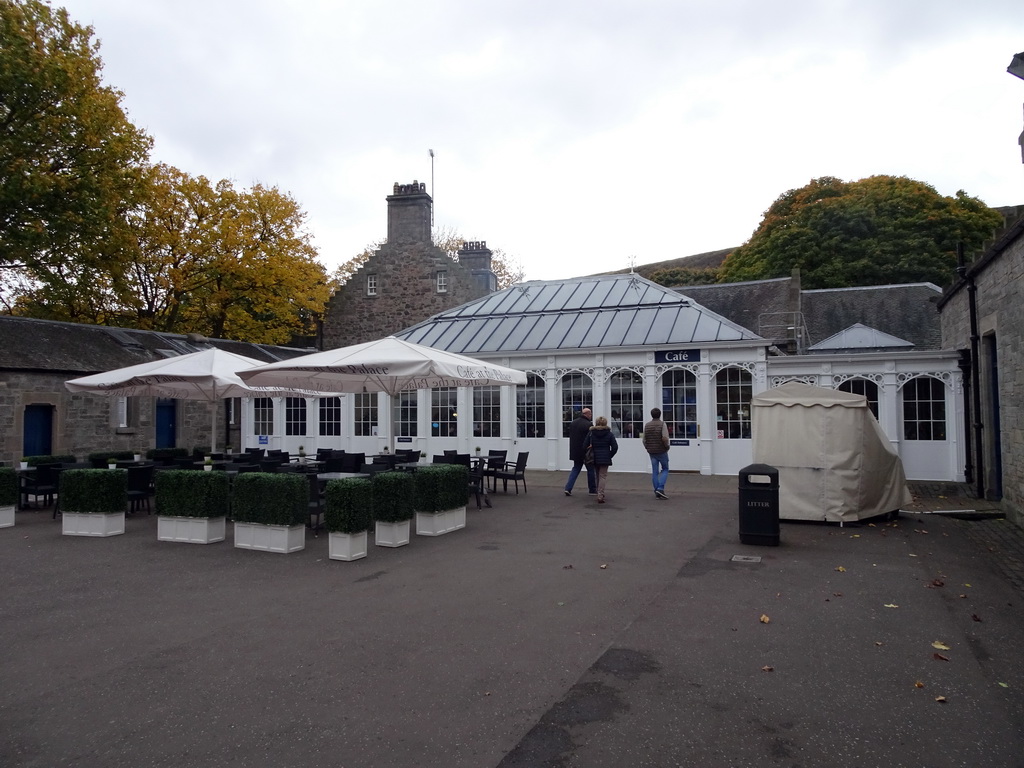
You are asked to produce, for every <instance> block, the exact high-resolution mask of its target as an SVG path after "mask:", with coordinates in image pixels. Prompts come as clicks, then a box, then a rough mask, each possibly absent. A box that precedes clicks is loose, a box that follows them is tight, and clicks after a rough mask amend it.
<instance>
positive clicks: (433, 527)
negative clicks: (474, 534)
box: [416, 507, 466, 536]
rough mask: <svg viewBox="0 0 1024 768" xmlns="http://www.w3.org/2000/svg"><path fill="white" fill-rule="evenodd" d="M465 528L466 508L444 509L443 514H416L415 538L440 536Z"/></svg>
mask: <svg viewBox="0 0 1024 768" xmlns="http://www.w3.org/2000/svg"><path fill="white" fill-rule="evenodd" d="M465 527H466V508H465V507H457V508H455V509H446V510H445V511H444V512H417V513H416V535H417V536H441V535H442V534H445V533H451V532H452V531H457V530H459V528H465Z"/></svg>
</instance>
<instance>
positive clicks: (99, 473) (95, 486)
mask: <svg viewBox="0 0 1024 768" xmlns="http://www.w3.org/2000/svg"><path fill="white" fill-rule="evenodd" d="M58 492H59V494H60V508H61V509H62V510H64V511H65V512H84V513H89V514H110V513H112V512H124V511H125V509H127V507H128V472H127V471H126V470H123V469H115V470H109V469H65V470H64V471H63V472H61V473H60V487H59V489H58Z"/></svg>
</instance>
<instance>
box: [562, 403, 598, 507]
mask: <svg viewBox="0 0 1024 768" xmlns="http://www.w3.org/2000/svg"><path fill="white" fill-rule="evenodd" d="M592 415H593V414H592V412H591V410H590V409H589V408H584V409H583V410H582V411H581V412H580V415H579V416H577V417H576V419H575V420H574V421H573V422H572V424H570V425H569V461H571V462H572V470H571V471H570V472H569V479H568V480H567V481H566V482H565V495H566V496H572V487H573V486H574V485H576V478H577V477H579V476H580V469H581V468H583V466H584V464H583V441H584V440H586V439H587V433H588V432H589V431H590V425H591V418H592ZM587 490H588V491H589V492H590V493H597V473H596V472H595V471H594V468H593V467H592V466H591V467H587Z"/></svg>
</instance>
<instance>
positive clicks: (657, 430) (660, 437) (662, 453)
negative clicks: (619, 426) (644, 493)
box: [644, 408, 669, 499]
mask: <svg viewBox="0 0 1024 768" xmlns="http://www.w3.org/2000/svg"><path fill="white" fill-rule="evenodd" d="M668 446H669V439H668V427H667V426H665V422H664V421H662V420H661V408H651V420H650V421H648V422H647V423H646V424H644V448H646V449H647V453H648V454H650V457H651V482H652V483H653V484H654V495H655V496H656V497H657V498H659V499H667V498H668V496H666V495H665V481H666V480H668Z"/></svg>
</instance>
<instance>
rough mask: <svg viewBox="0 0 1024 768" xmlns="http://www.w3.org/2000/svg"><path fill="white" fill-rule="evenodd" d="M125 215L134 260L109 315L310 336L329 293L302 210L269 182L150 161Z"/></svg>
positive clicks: (231, 335) (130, 321) (148, 323)
mask: <svg viewBox="0 0 1024 768" xmlns="http://www.w3.org/2000/svg"><path fill="white" fill-rule="evenodd" d="M148 188H149V192H148V194H147V196H146V198H145V200H144V202H143V204H142V205H141V206H139V208H138V209H136V210H135V211H133V213H132V216H131V217H130V220H131V228H132V232H133V233H134V235H135V242H136V246H137V247H136V250H135V258H134V260H133V261H132V263H131V265H130V267H129V269H127V270H125V272H124V273H123V274H122V275H121V276H120V278H119V279H117V280H115V281H114V282H115V283H116V284H117V287H118V290H117V297H116V302H115V305H114V306H112V307H111V310H110V314H111V315H112V316H117V319H118V320H119V322H121V323H122V324H125V325H130V326H132V327H137V328H146V329H151V330H160V331H171V332H176V333H186V332H196V333H202V334H205V335H208V336H214V337H217V338H228V339H244V340H246V341H252V342H260V343H268V344H280V343H285V342H287V341H289V340H290V339H291V337H292V336H293V335H312V334H313V333H314V332H315V326H316V321H317V320H318V319H319V317H320V316H321V315H322V313H323V310H324V306H325V305H326V302H327V298H328V295H329V290H328V280H327V274H326V272H325V270H324V268H323V267H322V266H321V265H320V263H319V262H318V261H317V259H316V257H317V251H316V249H315V248H314V247H313V245H312V243H311V242H310V236H309V234H308V233H307V232H306V231H305V229H304V222H305V213H304V212H303V211H302V210H301V209H300V207H299V205H298V204H297V203H296V202H295V200H294V199H292V198H291V197H290V196H288V195H286V194H284V193H282V192H280V191H279V190H278V189H276V188H272V187H271V188H268V187H264V186H262V185H258V184H257V185H255V186H254V187H253V188H252V189H251V190H238V189H235V187H234V186H233V185H232V184H231V183H230V182H229V181H220V182H218V183H216V184H212V183H211V182H210V181H209V180H207V179H206V178H204V177H202V176H199V177H192V176H190V175H189V174H187V173H185V172H183V171H180V170H178V169H176V168H173V167H170V166H167V165H157V166H154V167H153V168H152V169H151V171H150V175H149V187H148Z"/></svg>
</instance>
